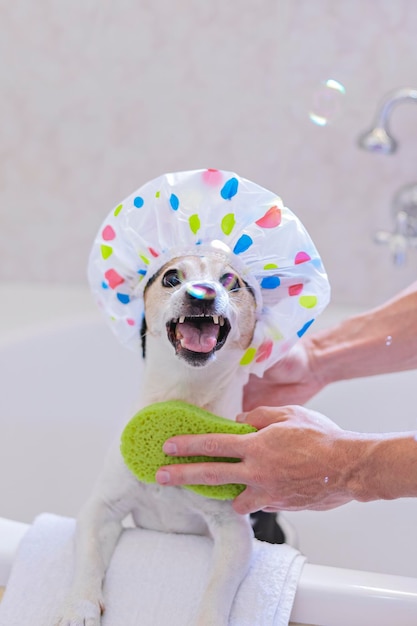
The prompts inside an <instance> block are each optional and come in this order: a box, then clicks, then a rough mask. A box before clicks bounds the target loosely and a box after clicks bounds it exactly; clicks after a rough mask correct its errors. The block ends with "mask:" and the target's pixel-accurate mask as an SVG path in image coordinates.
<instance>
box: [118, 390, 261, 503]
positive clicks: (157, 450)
mask: <svg viewBox="0 0 417 626" xmlns="http://www.w3.org/2000/svg"><path fill="white" fill-rule="evenodd" d="M254 431H256V428H254V427H253V426H251V425H249V424H240V423H238V422H233V421H231V420H228V419H225V418H224V417H219V416H218V415H214V414H213V413H209V412H208V411H205V410H204V409H200V408H199V407H197V406H194V405H192V404H187V403H186V402H181V401H180V400H170V401H168V402H158V403H156V404H151V405H150V406H147V407H145V408H144V409H142V410H141V411H139V413H137V414H136V415H135V416H134V417H133V418H132V419H131V420H130V422H129V423H128V424H127V426H126V428H125V429H124V431H123V433H122V438H121V445H120V450H121V453H122V456H123V458H124V460H125V463H126V465H127V466H128V468H129V469H130V471H131V472H132V473H133V474H134V475H135V476H136V477H137V478H138V479H139V480H140V481H142V482H144V483H154V482H156V481H155V473H156V471H157V470H158V469H159V468H160V467H161V466H162V465H170V464H172V463H196V462H202V461H222V462H225V461H227V462H231V463H236V462H238V461H239V459H234V458H233V459H232V458H225V457H221V458H220V457H208V456H189V457H171V456H167V455H166V454H165V453H164V452H163V451H162V445H163V443H164V442H165V441H166V440H167V439H169V437H172V436H174V435H184V434H203V433H234V434H245V433H251V432H254ZM184 487H185V488H186V489H191V490H192V491H195V492H196V493H198V494H200V495H202V496H207V497H208V498H215V499H217V500H232V499H233V498H235V497H236V496H237V495H239V493H241V492H242V491H243V490H244V489H245V485H239V484H228V485H184Z"/></svg>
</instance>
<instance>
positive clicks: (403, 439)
mask: <svg viewBox="0 0 417 626" xmlns="http://www.w3.org/2000/svg"><path fill="white" fill-rule="evenodd" d="M337 445H339V447H340V450H339V454H340V455H341V457H342V458H343V457H345V461H346V476H345V480H346V488H347V491H348V492H349V493H351V495H352V497H353V499H354V500H359V501H361V502H368V501H371V500H380V499H382V500H392V499H395V498H404V497H416V496H417V440H416V433H412V432H411V433H383V434H374V435H362V434H358V435H357V436H356V437H354V438H353V439H352V438H350V436H349V435H347V438H346V440H345V441H344V442H343V441H339V442H338V444H337Z"/></svg>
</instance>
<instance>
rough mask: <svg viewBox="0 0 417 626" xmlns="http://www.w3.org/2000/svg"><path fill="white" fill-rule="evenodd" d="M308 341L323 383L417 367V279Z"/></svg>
mask: <svg viewBox="0 0 417 626" xmlns="http://www.w3.org/2000/svg"><path fill="white" fill-rule="evenodd" d="M307 341H308V344H309V346H308V352H309V357H310V364H311V367H312V368H313V370H314V372H315V373H316V375H317V376H319V377H320V379H321V381H322V383H323V386H324V385H326V384H329V383H331V382H335V381H338V380H345V379H349V378H359V377H362V376H373V375H375V374H386V373H390V372H397V371H403V370H409V369H413V368H417V282H416V283H414V284H413V285H411V286H410V287H409V288H408V289H406V290H405V291H403V292H401V293H400V294H399V295H398V296H396V297H395V298H393V299H392V300H390V301H389V302H387V303H386V304H384V305H383V306H381V307H378V308H376V309H373V310H371V311H369V312H366V313H363V314H361V315H358V316H356V317H352V318H349V319H347V320H345V321H343V322H341V323H340V324H338V325H337V326H335V327H332V328H331V329H328V330H323V331H321V332H318V333H315V334H313V335H312V336H311V337H310V338H309V339H308V340H307Z"/></svg>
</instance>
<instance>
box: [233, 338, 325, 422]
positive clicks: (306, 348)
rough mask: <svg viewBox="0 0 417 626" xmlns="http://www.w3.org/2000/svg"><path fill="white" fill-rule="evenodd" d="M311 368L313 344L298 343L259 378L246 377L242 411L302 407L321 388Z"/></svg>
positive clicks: (317, 377) (318, 378)
mask: <svg viewBox="0 0 417 626" xmlns="http://www.w3.org/2000/svg"><path fill="white" fill-rule="evenodd" d="M314 366H315V362H314V357H313V343H312V342H311V341H310V340H307V339H306V340H304V341H301V342H299V343H298V344H296V345H295V346H294V348H292V350H291V351H290V352H289V353H288V354H286V355H285V356H284V357H283V358H282V359H281V360H280V361H278V363H276V364H275V365H273V366H272V367H271V368H270V369H268V370H266V372H265V373H264V375H263V377H262V378H258V376H255V375H254V374H252V375H251V376H250V378H249V381H248V383H247V385H246V386H245V388H244V395H243V410H244V411H252V409H255V408H256V407H258V406H285V405H289V404H305V403H306V402H307V401H308V400H310V398H312V397H313V396H314V395H316V393H318V392H319V391H320V390H321V389H322V388H323V387H324V386H325V382H324V381H323V380H321V379H320V376H319V374H318V372H316V371H315V367H314Z"/></svg>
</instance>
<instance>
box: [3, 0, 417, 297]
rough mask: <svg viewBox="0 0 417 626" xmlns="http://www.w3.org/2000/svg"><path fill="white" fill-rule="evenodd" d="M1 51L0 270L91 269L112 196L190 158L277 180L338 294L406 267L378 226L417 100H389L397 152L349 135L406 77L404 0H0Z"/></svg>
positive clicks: (415, 156)
mask: <svg viewBox="0 0 417 626" xmlns="http://www.w3.org/2000/svg"><path fill="white" fill-rule="evenodd" d="M0 58H1V64H0V73H1V74H0V76H1V81H0V89H1V92H0V93H1V98H0V280H3V281H10V280H15V281H33V282H36V281H42V282H57V281H61V282H63V283H72V284H74V283H75V284H77V283H84V282H85V267H86V259H87V256H88V253H89V248H90V243H91V240H92V238H93V237H94V235H95V233H96V231H97V230H98V227H99V225H100V223H101V221H102V220H103V219H104V217H105V215H106V214H107V213H108V211H109V210H110V209H111V208H112V207H113V206H114V205H115V203H116V202H118V201H119V200H121V199H122V198H123V197H124V196H126V195H128V194H130V193H131V192H132V191H133V190H134V189H135V188H137V187H139V186H140V185H141V184H142V183H144V182H146V181H147V180H148V179H150V178H152V177H154V176H157V175H159V174H161V173H164V172H167V171H174V170H181V169H196V168H200V167H214V168H225V169H230V170H234V171H236V172H238V173H239V174H241V175H242V176H245V177H246V178H250V179H252V180H254V181H256V182H258V183H259V184H261V185H264V186H266V187H269V188H270V189H273V190H274V191H276V192H277V193H279V194H280V195H281V196H282V198H283V200H284V202H285V203H286V204H287V205H288V206H289V207H290V208H291V209H292V210H293V211H294V212H295V213H297V214H298V216H299V217H300V218H301V219H302V221H303V222H304V223H305V225H306V226H307V228H308V230H309V232H310V234H311V236H312V237H313V239H314V241H315V243H316V245H317V247H318V248H319V250H320V252H321V254H322V257H323V259H324V261H325V264H326V267H327V270H328V273H329V276H330V279H331V283H332V286H333V299H334V301H335V302H337V303H345V302H348V303H353V304H360V305H362V304H365V305H367V304H374V303H377V302H380V301H381V300H383V299H384V298H385V297H387V296H389V295H391V294H393V293H395V291H396V290H397V289H398V288H400V287H401V286H404V285H406V284H408V283H409V282H411V281H412V280H414V279H415V277H416V275H417V271H416V270H417V250H414V251H411V252H410V254H409V258H408V264H407V265H406V266H405V267H402V268H398V267H394V266H393V264H392V260H391V255H390V252H389V251H388V249H386V248H385V247H379V246H376V245H375V244H374V243H373V242H372V235H373V233H374V231H375V230H376V229H377V228H390V227H391V225H392V223H391V217H390V207H391V200H392V196H393V194H394V193H395V191H396V190H397V189H398V188H399V187H400V186H401V185H403V184H406V183H411V182H413V181H416V182H417V106H413V104H405V105H403V106H400V107H398V108H397V109H396V110H395V112H394V115H393V117H392V124H391V128H392V132H393V133H394V134H395V135H396V137H397V139H398V141H399V142H400V147H399V151H398V153H397V154H396V155H393V156H389V157H384V156H375V155H371V154H367V153H365V152H363V151H361V150H359V149H358V147H357V143H356V142H357V137H358V135H359V134H360V132H361V131H363V130H364V129H366V127H367V126H369V125H370V123H371V120H372V117H373V115H374V111H375V109H376V105H377V103H378V102H379V101H380V99H381V97H382V96H383V95H384V94H385V93H386V92H387V91H389V90H391V89H393V88H396V87H402V86H412V87H416V88H417V4H416V2H415V0H349V1H346V0H228V1H225V0H210V1H209V2H201V1H198V0H194V1H193V0H158V1H157V2H155V1H154V0H141V1H140V2H138V1H137V0H118V1H117V2H116V0H113V1H111V0H88V1H86V0H72V1H61V2H56V1H52V0H38V1H37V2H33V1H32V0H18V1H17V2H6V0H0ZM327 79H334V80H337V81H339V82H340V83H341V84H342V85H343V87H344V89H345V93H344V94H343V93H341V92H339V91H336V90H334V89H333V90H332V89H329V88H328V87H327V88H326V87H325V86H324V82H325V81H326V80H327ZM311 114H316V115H318V116H325V117H326V118H327V121H328V124H326V125H325V126H319V125H317V124H315V123H313V121H312V119H311V117H312V115H311Z"/></svg>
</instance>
